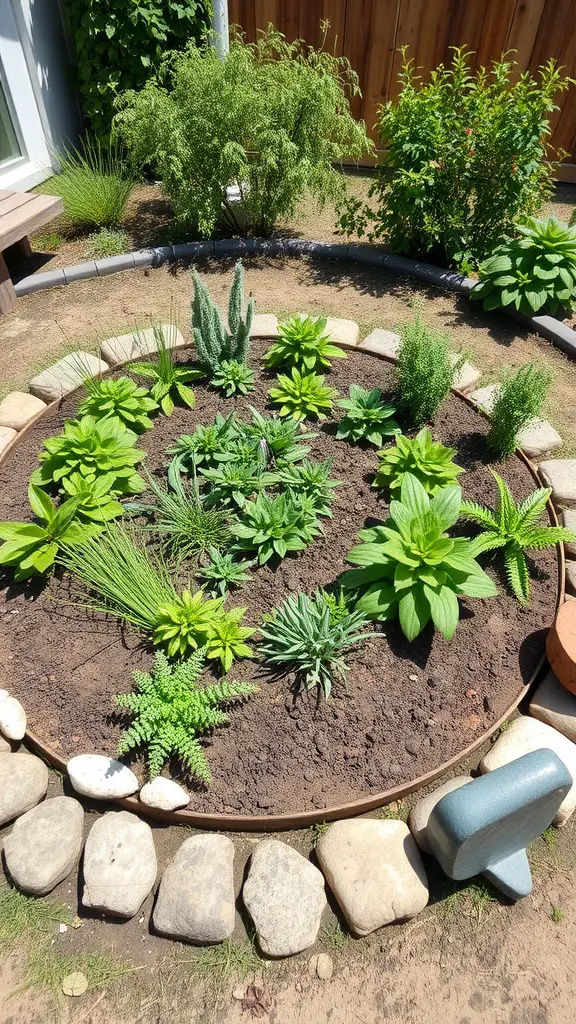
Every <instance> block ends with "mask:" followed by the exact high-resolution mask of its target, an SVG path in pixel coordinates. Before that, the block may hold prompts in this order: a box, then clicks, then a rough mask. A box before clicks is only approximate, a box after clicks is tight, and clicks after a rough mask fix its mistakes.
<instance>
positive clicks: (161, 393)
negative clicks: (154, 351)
mask: <svg viewBox="0 0 576 1024" xmlns="http://www.w3.org/2000/svg"><path fill="white" fill-rule="evenodd" d="M154 337H155V339H156V344H157V346H158V360H157V362H155V363H154V362H140V361H139V362H137V363H134V365H133V369H132V370H131V372H132V373H135V374H138V375H139V376H141V377H147V378H149V379H150V380H153V381H154V383H153V385H152V389H151V392H150V394H151V395H152V398H153V399H154V401H155V402H158V405H159V406H160V408H161V409H162V412H163V413H164V415H165V416H171V415H172V413H173V412H174V407H175V404H176V402H178V401H180V402H183V403H184V405H187V406H188V408H189V409H193V408H194V405H195V403H196V396H195V395H194V392H193V390H192V388H189V387H188V381H191V380H198V378H199V377H203V376H204V373H203V372H202V370H195V369H193V368H192V367H189V366H176V364H175V363H174V353H173V351H172V349H171V348H169V347H168V345H167V344H166V340H165V338H164V334H163V332H162V328H161V327H154Z"/></svg>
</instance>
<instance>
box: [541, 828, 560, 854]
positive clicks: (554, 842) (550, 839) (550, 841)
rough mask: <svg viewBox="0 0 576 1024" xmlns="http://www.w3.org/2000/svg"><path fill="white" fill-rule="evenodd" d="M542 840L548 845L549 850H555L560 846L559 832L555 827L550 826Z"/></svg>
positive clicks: (543, 834) (544, 832) (545, 830)
mask: <svg viewBox="0 0 576 1024" xmlns="http://www.w3.org/2000/svg"><path fill="white" fill-rule="evenodd" d="M540 839H542V841H543V842H544V843H546V846H547V847H548V849H549V850H555V849H556V847H557V846H558V830H557V829H555V828H554V825H548V828H545V829H544V831H543V833H542V835H541V836H540Z"/></svg>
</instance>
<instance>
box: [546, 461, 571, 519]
mask: <svg viewBox="0 0 576 1024" xmlns="http://www.w3.org/2000/svg"><path fill="white" fill-rule="evenodd" d="M538 469H539V470H540V475H541V477H542V480H543V482H544V486H545V487H551V488H552V501H553V502H554V504H555V505H567V506H568V507H569V508H575V507H576V459H545V460H544V462H541V463H540V465H539V466H538Z"/></svg>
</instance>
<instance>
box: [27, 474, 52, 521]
mask: <svg viewBox="0 0 576 1024" xmlns="http://www.w3.org/2000/svg"><path fill="white" fill-rule="evenodd" d="M28 501H29V502H30V508H31V509H32V511H33V513H34V515H35V516H38V519H44V520H45V521H46V522H50V520H51V519H52V517H53V515H54V513H55V511H56V508H55V506H54V504H53V502H52V500H51V498H50V497H49V496H48V495H47V494H46V491H43V490H42V488H41V487H37V486H36V484H33V483H30V484H29V485H28Z"/></svg>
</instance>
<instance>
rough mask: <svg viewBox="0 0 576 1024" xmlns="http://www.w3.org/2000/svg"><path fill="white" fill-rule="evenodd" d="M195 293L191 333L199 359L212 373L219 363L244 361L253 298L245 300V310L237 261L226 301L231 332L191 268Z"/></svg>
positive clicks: (248, 340)
mask: <svg viewBox="0 0 576 1024" xmlns="http://www.w3.org/2000/svg"><path fill="white" fill-rule="evenodd" d="M192 277H193V281H194V296H193V299H192V335H193V337H194V342H195V344H196V348H197V350H198V355H199V356H200V361H201V362H202V364H203V365H204V366H205V367H206V369H207V370H208V371H209V372H210V373H211V375H214V374H216V372H217V371H218V369H219V367H220V365H221V363H222V362H225V361H228V360H231V359H234V360H236V361H237V362H238V363H246V360H247V358H248V350H249V347H250V328H251V326H252V319H253V316H254V299H253V298H250V299H249V300H248V303H247V306H246V310H245V311H244V308H243V307H244V268H243V267H242V264H241V263H237V264H236V268H235V270H234V281H233V283H232V287H231V289H230V298H229V301H228V325H229V328H230V332H231V333H230V334H229V333H228V331H227V330H226V328H225V327H224V324H223V323H222V318H221V316H220V311H219V309H218V307H217V305H216V304H215V302H214V301H213V299H212V298H211V296H210V293H209V291H208V289H207V287H206V285H205V284H204V282H203V281H202V279H201V278H200V275H199V274H198V273H197V272H196V271H194V273H193V275H192Z"/></svg>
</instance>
